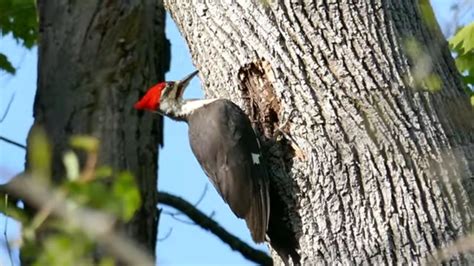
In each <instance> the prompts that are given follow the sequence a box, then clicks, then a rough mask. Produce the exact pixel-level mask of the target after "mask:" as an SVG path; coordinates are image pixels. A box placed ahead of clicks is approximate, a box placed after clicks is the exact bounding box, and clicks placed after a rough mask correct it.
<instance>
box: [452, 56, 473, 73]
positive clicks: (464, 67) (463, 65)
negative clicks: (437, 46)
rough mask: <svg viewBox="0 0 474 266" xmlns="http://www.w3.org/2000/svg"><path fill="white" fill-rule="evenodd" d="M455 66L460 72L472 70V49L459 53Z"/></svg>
mask: <svg viewBox="0 0 474 266" xmlns="http://www.w3.org/2000/svg"><path fill="white" fill-rule="evenodd" d="M456 67H457V68H458V70H459V72H461V73H463V72H464V71H470V72H474V51H469V52H468V53H464V54H462V55H459V56H458V57H457V58H456Z"/></svg>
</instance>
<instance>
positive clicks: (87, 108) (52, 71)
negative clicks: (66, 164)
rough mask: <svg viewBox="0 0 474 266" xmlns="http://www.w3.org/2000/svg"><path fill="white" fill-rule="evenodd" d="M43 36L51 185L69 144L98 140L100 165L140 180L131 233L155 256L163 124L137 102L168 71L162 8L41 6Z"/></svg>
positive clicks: (40, 101) (39, 109)
mask: <svg viewBox="0 0 474 266" xmlns="http://www.w3.org/2000/svg"><path fill="white" fill-rule="evenodd" d="M38 9H39V14H40V37H39V63H38V71H39V74H38V90H37V95H36V99H35V105H34V116H35V125H40V126H42V127H44V128H45V130H46V132H47V134H48V136H49V137H50V139H51V141H52V142H53V145H54V166H53V178H54V179H55V180H56V181H58V180H60V179H61V178H62V177H63V176H64V174H63V172H64V169H63V166H62V160H61V157H62V154H63V152H64V151H65V150H66V149H68V146H69V145H68V139H69V137H70V136H72V135H76V134H91V135H93V136H96V137H98V138H99V139H100V154H99V165H104V164H105V165H109V166H111V167H113V169H116V170H129V171H131V172H133V173H134V174H135V176H136V179H137V183H138V185H139V188H140V191H141V196H142V202H143V206H142V207H141V209H140V210H139V211H138V212H137V213H136V214H135V216H134V218H133V219H132V220H131V221H130V222H129V223H128V224H127V225H126V226H125V229H124V230H125V231H126V232H127V234H128V235H129V236H130V237H132V238H134V239H135V240H137V241H138V242H139V243H141V244H142V245H143V246H144V247H146V249H147V250H148V251H149V252H150V254H154V253H155V245H156V235H157V223H158V211H157V208H156V205H157V193H158V192H157V176H156V175H157V156H158V145H159V143H160V142H161V134H162V131H161V126H162V124H161V122H160V121H158V120H156V119H154V118H152V117H151V116H144V115H142V114H137V112H136V111H135V110H133V108H132V106H133V103H134V102H135V101H136V100H137V99H138V98H139V94H140V93H143V92H144V91H145V90H146V88H147V87H148V86H149V85H150V84H152V83H154V82H157V81H158V80H163V78H164V73H165V72H166V71H167V69H168V66H169V44H168V42H167V40H166V39H165V36H164V21H165V17H164V9H163V5H162V3H161V1H153V0H142V1H89V0H87V1H39V3H38Z"/></svg>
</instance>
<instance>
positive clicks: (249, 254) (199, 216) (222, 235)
mask: <svg viewBox="0 0 474 266" xmlns="http://www.w3.org/2000/svg"><path fill="white" fill-rule="evenodd" d="M158 202H159V203H161V204H165V205H168V206H171V207H173V208H175V209H177V210H179V211H181V212H183V213H184V214H186V215H187V216H188V217H189V218H190V219H191V220H193V221H194V222H195V223H196V224H197V225H199V226H200V227H202V228H203V229H205V230H209V231H210V232H211V233H213V234H214V235H216V236H217V237H219V239H221V240H222V241H223V242H224V243H226V244H228V245H229V246H230V248H232V249H233V250H236V251H238V252H240V253H241V254H242V256H244V257H245V258H247V259H249V260H251V261H253V262H255V263H258V264H262V265H272V258H271V257H270V256H268V255H267V254H266V253H265V252H263V251H260V250H257V249H254V248H252V247H251V246H249V245H248V244H247V243H245V242H243V241H242V240H240V239H239V238H237V237H236V236H234V235H232V234H231V233H229V232H228V231H227V230H225V229H224V228H222V227H221V226H220V225H219V224H218V223H217V222H216V221H214V220H212V219H211V218H209V217H208V216H207V215H206V214H204V213H203V212H201V211H200V210H198V209H196V208H195V207H194V206H193V205H192V204H191V203H189V202H187V201H186V200H184V199H182V198H180V197H177V196H174V195H171V194H169V193H166V192H158Z"/></svg>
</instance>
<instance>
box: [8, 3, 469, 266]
mask: <svg viewBox="0 0 474 266" xmlns="http://www.w3.org/2000/svg"><path fill="white" fill-rule="evenodd" d="M452 2H453V1H452V0H449V1H443V0H436V1H432V4H433V7H434V9H435V13H436V15H437V17H438V19H439V20H440V25H442V26H443V25H446V23H447V22H449V21H450V20H451V18H450V13H449V6H450V4H451V3H452ZM471 7H472V6H471ZM471 13H472V14H474V12H471ZM473 16H474V15H470V16H466V17H465V18H464V21H473V20H474V17H473ZM166 34H167V37H168V39H170V41H171V44H172V47H171V49H172V60H171V70H170V72H168V73H167V75H166V78H167V80H177V79H180V78H181V77H183V76H184V75H186V74H188V73H190V72H191V71H193V70H194V69H195V68H194V66H193V65H192V62H191V57H190V55H189V51H188V48H187V45H186V44H185V42H184V40H183V38H182V37H181V35H180V33H179V32H178V30H177V28H176V26H175V24H174V22H173V21H172V20H171V19H170V18H169V16H168V17H167V28H166ZM0 52H2V53H5V54H7V56H8V57H9V59H10V61H11V62H12V63H13V64H14V66H15V67H17V74H16V75H15V76H11V75H9V74H5V73H4V72H0V118H1V117H2V116H3V112H4V110H5V108H6V106H7V103H8V101H9V99H10V97H11V96H12V95H13V94H15V99H14V101H13V104H12V106H11V109H10V112H9V115H8V116H7V117H6V119H5V120H4V121H3V122H2V123H0V136H4V137H6V138H9V139H12V140H15V141H17V142H19V143H23V144H24V143H25V139H26V135H27V133H28V130H29V128H30V126H31V124H32V122H33V117H32V104H33V101H34V93H35V90H36V63H37V49H36V48H33V49H31V50H26V49H24V48H22V47H20V46H18V45H17V44H16V42H15V41H14V40H12V39H11V37H9V36H7V37H5V38H2V39H0ZM185 97H188V98H200V97H203V94H202V91H201V89H200V85H199V80H198V79H197V78H195V79H194V80H193V82H192V83H191V85H190V87H189V89H188V91H187V92H186V94H185ZM149 115H151V114H149ZM164 138H165V146H164V148H163V149H162V150H160V154H159V189H160V190H162V191H166V192H170V193H173V194H176V195H179V196H181V197H183V198H185V199H187V200H188V201H190V202H196V201H197V200H198V199H199V197H200V196H201V194H202V192H203V190H204V188H205V187H206V184H208V188H207V193H206V195H205V197H204V199H203V200H202V201H201V202H200V204H199V205H198V208H199V209H200V210H202V211H203V212H205V213H207V214H211V213H213V218H214V219H216V220H217V221H218V222H219V223H220V224H221V225H222V226H223V227H224V228H226V229H227V230H229V231H230V232H232V233H234V234H235V235H237V236H239V237H240V238H241V239H243V240H244V241H246V242H247V243H249V244H251V245H253V246H255V247H257V248H260V249H262V250H266V247H265V246H264V245H258V246H257V245H255V244H253V242H252V241H251V238H250V234H249V233H248V230H247V228H246V226H245V222H244V221H243V220H240V219H237V218H236V217H235V215H234V214H233V213H232V212H231V211H230V209H229V208H228V207H227V205H226V204H224V202H223V201H222V199H221V198H220V197H219V195H218V194H217V192H216V191H215V189H214V188H213V187H212V185H210V184H209V182H208V180H207V177H206V176H205V175H204V174H203V172H202V170H201V168H200V166H199V164H198V163H197V161H196V160H195V158H194V156H193V154H192V152H191V150H190V147H189V144H188V137H187V126H186V124H184V123H178V122H174V121H171V120H169V119H165V136H164ZM24 158H25V152H24V150H22V149H19V148H17V147H14V146H11V145H9V144H6V143H5V142H2V141H0V180H6V179H7V178H8V177H11V176H13V175H15V174H16V173H18V172H21V171H22V169H23V167H24ZM161 207H162V206H160V208H161ZM163 210H164V212H175V210H173V209H171V208H165V207H163ZM180 218H182V219H186V217H185V216H184V215H183V216H181V217H180ZM7 226H8V228H7V230H5V219H4V217H3V216H0V231H1V232H0V235H1V237H0V243H1V244H0V265H9V264H10V263H9V259H8V253H6V252H5V248H4V247H5V246H4V243H5V242H4V241H5V238H4V233H3V232H7V235H8V237H9V238H10V241H12V240H13V241H15V240H16V239H17V238H18V235H19V234H18V232H19V227H18V225H17V224H16V223H14V222H12V221H9V222H8V223H7ZM169 230H172V231H171V234H170V235H169V237H167V238H166V239H165V240H163V241H159V242H158V244H157V257H158V263H159V264H160V265H176V264H181V265H184V264H193V265H196V264H203V265H204V264H205V265H208V264H220V265H222V264H227V265H228V264H238V265H253V263H251V262H249V261H247V260H246V259H244V258H243V257H242V256H241V255H240V254H239V253H237V252H233V251H232V250H231V249H230V248H229V247H228V246H227V245H225V244H223V243H222V242H221V241H220V240H219V239H218V238H217V237H215V236H214V235H212V234H210V233H208V232H205V231H203V230H201V229H200V228H199V227H197V226H195V225H189V224H186V223H182V222H179V221H176V220H175V219H173V218H172V217H171V216H170V215H167V214H166V213H163V214H162V216H161V219H160V225H159V235H158V237H159V238H163V237H165V236H166V235H167V233H168V232H169ZM15 253H16V252H15ZM13 255H14V257H16V256H15V254H13Z"/></svg>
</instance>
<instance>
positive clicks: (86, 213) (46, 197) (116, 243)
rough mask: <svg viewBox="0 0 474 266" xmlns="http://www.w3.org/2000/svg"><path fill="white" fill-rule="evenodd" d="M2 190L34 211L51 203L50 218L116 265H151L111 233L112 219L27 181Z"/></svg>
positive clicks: (147, 257) (130, 244)
mask: <svg viewBox="0 0 474 266" xmlns="http://www.w3.org/2000/svg"><path fill="white" fill-rule="evenodd" d="M5 187H6V189H7V190H8V192H9V193H11V194H13V195H15V196H17V197H18V198H21V199H22V200H24V201H26V202H27V203H28V204H30V205H32V206H34V207H35V208H37V209H41V208H43V207H44V206H46V205H48V204H49V203H50V202H51V201H54V202H55V204H54V206H53V207H52V210H51V214H52V215H54V216H56V217H58V218H60V219H62V220H63V221H64V222H66V223H69V224H72V225H74V226H77V227H78V228H80V229H81V230H83V231H84V232H85V233H87V234H88V235H90V236H91V237H93V238H94V239H96V240H97V241H98V242H99V243H100V244H101V245H102V246H103V247H104V248H105V249H106V250H107V251H109V253H110V254H111V255H113V256H115V257H116V258H117V259H118V260H119V261H121V262H123V263H125V264H127V265H154V263H153V259H152V257H151V256H150V255H149V254H147V253H145V252H144V251H142V250H141V249H139V248H138V244H136V243H134V241H132V240H131V239H128V238H126V237H125V236H122V235H121V234H119V233H117V232H115V231H114V230H113V228H114V224H115V222H116V219H115V218H114V217H112V216H110V215H107V214H105V213H103V212H99V211H96V210H93V209H89V208H84V207H80V206H78V205H77V204H74V203H73V202H72V201H70V200H66V199H63V200H62V201H61V200H58V199H62V197H63V196H62V195H61V193H60V192H58V191H55V190H53V189H51V188H49V187H48V186H46V185H44V184H43V183H40V182H38V181H35V180H34V179H33V178H30V177H25V176H19V177H16V178H14V179H13V180H11V181H10V182H9V183H8V184H6V186H5ZM71 206H75V208H71Z"/></svg>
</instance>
